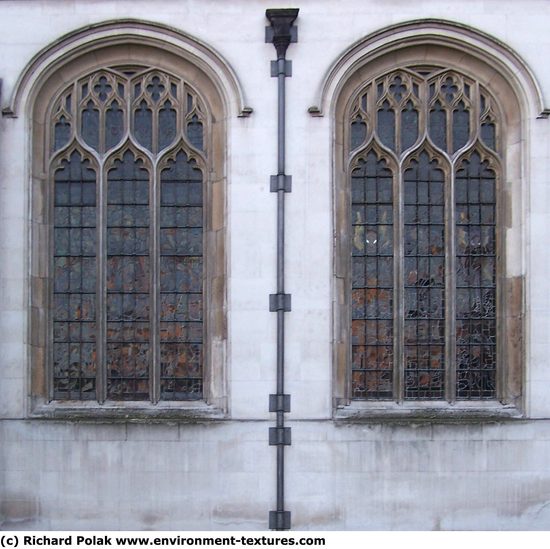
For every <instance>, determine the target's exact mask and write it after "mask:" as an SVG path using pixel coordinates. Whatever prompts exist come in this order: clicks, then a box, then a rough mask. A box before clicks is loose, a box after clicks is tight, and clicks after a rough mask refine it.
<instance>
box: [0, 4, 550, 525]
mask: <svg viewBox="0 0 550 549" xmlns="http://www.w3.org/2000/svg"><path fill="white" fill-rule="evenodd" d="M292 6H293V7H299V8H300V16H299V19H298V21H297V25H298V28H299V31H298V32H299V42H298V43H297V44H294V45H292V46H291V47H290V48H289V51H288V57H289V58H290V59H292V61H293V76H292V78H290V79H288V80H287V90H288V96H287V97H288V119H287V120H288V130H287V139H288V149H287V150H288V153H287V173H290V174H292V176H293V192H292V194H290V195H287V256H286V257H287V263H286V266H287V270H288V274H287V283H286V286H287V291H288V292H290V293H291V294H292V300H293V310H292V313H291V314H289V315H287V333H288V334H289V335H288V340H287V350H286V362H287V392H289V393H291V394H292V399H293V400H292V405H293V408H292V412H291V414H289V418H290V419H291V421H290V423H289V424H290V425H291V426H292V430H293V444H292V447H291V448H289V449H288V451H287V455H288V459H287V475H288V480H287V498H288V502H287V505H288V508H289V509H290V510H291V511H292V513H293V526H294V527H295V528H296V529H399V528H401V529H439V528H441V529H470V528H472V529H548V528H550V512H549V511H548V509H549V508H550V506H548V504H549V503H550V496H549V494H550V462H549V460H548V457H547V456H548V454H549V452H550V398H548V395H550V363H549V360H548V357H549V356H550V335H549V334H550V292H549V291H548V289H547V286H548V284H547V280H548V276H549V272H550V260H549V255H548V249H549V247H550V231H548V229H547V227H548V218H549V216H550V185H549V184H550V121H549V120H544V119H540V120H537V119H534V118H533V119H532V120H528V121H527V125H526V127H527V129H528V132H527V133H526V135H525V136H524V139H525V140H526V141H527V144H528V147H529V149H528V150H529V151H530V154H529V158H528V159H527V162H526V164H525V170H526V173H527V174H528V177H527V180H528V181H529V189H528V202H527V204H526V207H525V211H524V212H523V214H524V222H525V234H526V239H527V244H526V256H525V261H526V268H525V272H526V273H527V281H528V287H527V289H528V293H527V296H526V302H527V303H526V312H527V339H528V340H527V350H528V353H527V360H526V364H525V368H526V381H527V383H526V389H527V419H525V420H522V421H518V422H512V423H501V424H496V423H495V424H487V423H486V424H480V423H477V424H476V423H474V424H451V423H444V424H422V425H420V424H411V423H409V424H407V423H402V424H396V423H384V422H380V421H379V422H378V423H370V424H345V425H342V424H335V423H334V422H333V421H332V420H331V419H330V418H331V414H332V409H331V395H332V393H331V391H332V389H331V376H332V373H331V368H332V366H331V346H330V342H331V337H332V328H331V287H330V281H331V254H332V250H331V244H332V242H331V233H332V230H331V222H332V221H331V220H332V217H331V188H330V185H331V179H330V177H331V124H330V120H329V117H328V116H325V117H322V118H312V117H311V116H310V115H309V114H308V113H307V109H308V107H309V106H311V105H313V104H315V103H316V101H317V91H318V88H319V86H320V84H321V82H322V79H323V77H324V75H325V73H326V71H327V70H328V69H329V68H330V66H331V64H332V63H333V62H334V61H335V60H336V58H337V57H338V56H339V55H341V54H342V53H343V52H344V51H345V50H346V49H347V48H348V47H350V45H351V44H353V43H354V42H355V41H357V40H359V39H361V38H362V37H364V36H365V35H367V34H369V33H371V32H374V31H376V30H378V29H381V28H383V27H385V26H387V25H390V24H393V23H396V22H401V21H409V20H416V19H422V18H441V19H445V20H450V21H454V22H459V23H462V24H465V25H471V26H472V27H474V28H475V29H478V30H481V31H483V32H486V33H488V34H490V35H492V36H493V37H495V38H496V39H498V40H500V41H502V42H504V43H505V44H506V45H507V46H509V47H510V48H512V49H514V50H515V52H516V53H517V54H519V55H520V56H521V57H522V58H523V59H524V61H525V62H526V64H527V65H528V66H529V67H530V68H531V70H532V71H533V73H534V75H535V77H536V79H537V81H538V83H539V85H540V87H541V90H542V95H543V97H544V98H545V106H546V107H550V71H549V70H548V59H549V58H550V33H548V28H549V25H550V11H549V10H548V7H549V3H548V2H547V1H546V0H523V1H522V2H517V1H516V0H485V1H480V0H457V1H442V0H418V1H416V2H410V1H409V0H386V1H385V2H379V1H378V0H342V1H339V2H336V1H330V0H296V1H294V2H293V3H292ZM266 7H286V3H284V6H279V5H277V4H271V3H266V2H264V1H260V0H233V1H231V2H224V1H221V0H177V1H176V0H161V1H158V2H154V3H151V2H150V0H147V1H145V0H131V1H130V0H111V1H108V0H95V1H83V0H73V1H68V0H63V1H61V0H60V1H56V0H44V1H38V0H36V1H35V0H29V1H4V2H2V3H0V52H1V61H0V78H1V79H2V106H6V105H7V104H8V102H9V98H10V95H11V93H12V91H13V89H14V86H15V83H16V81H17V79H18V77H19V75H20V74H21V73H22V71H23V69H24V68H25V66H26V65H27V63H28V62H29V61H30V60H31V58H32V57H33V56H34V55H35V54H36V53H37V52H39V51H40V50H41V49H43V48H44V47H46V46H48V45H49V44H51V43H52V42H53V41H55V40H57V39H59V38H60V37H61V36H62V35H64V34H65V33H67V32H71V31H73V30H76V29H79V28H81V27H84V26H86V25H90V24H92V23H98V22H102V21H107V20H113V19H118V18H135V19H142V20H147V21H155V22H159V23H164V24H167V25H171V26H173V27H176V28H178V29H180V30H182V31H184V32H186V33H189V34H191V35H193V36H194V37H196V38H198V39H200V40H202V41H204V42H205V43H206V44H208V45H209V46H211V47H212V48H214V49H215V50H217V51H218V52H219V53H220V54H221V55H222V56H223V57H224V58H225V59H226V60H227V61H228V62H229V64H230V65H231V66H232V68H233V69H234V71H235V73H236V74H237V76H238V78H239V80H240V81H241V84H242V86H243V89H244V91H245V94H246V103H247V105H250V106H251V107H253V109H254V113H253V115H252V116H251V117H249V118H244V119H241V118H232V119H230V120H229V121H228V136H227V145H228V158H229V163H228V176H229V177H228V180H229V195H228V205H229V230H228V235H229V243H228V244H229V268H228V276H229V279H228V280H229V287H228V294H229V302H228V320H229V351H228V372H229V394H230V399H231V400H230V412H231V419H230V420H227V421H223V422H217V423H202V424H180V425H177V424H151V425H145V424H144V425H136V424H124V423H121V424H101V423H97V424H94V423H69V422H53V421H46V420H29V419H26V417H27V396H26V395H27V394H28V390H29V388H28V383H27V376H28V360H27V347H26V343H27V335H26V334H27V328H28V316H27V310H28V308H27V301H28V276H27V271H28V265H29V262H28V230H27V229H28V221H29V217H28V179H27V178H28V131H27V130H28V120H26V118H25V116H24V113H23V112H22V113H21V116H19V117H18V118H15V119H11V118H3V119H2V120H1V121H0V528H7V529H14V528H32V529H74V528H80V529H94V528H103V529H119V528H120V529H142V528H155V529H176V528H177V529H264V528H267V513H268V511H269V510H270V509H273V508H274V504H275V451H274V449H273V448H270V447H269V446H268V445H267V428H268V427H269V426H271V425H272V422H271V420H270V418H271V416H270V414H269V413H268V412H267V402H268V395H269V394H270V393H272V392H274V391H275V315H273V314H271V313H269V311H268V309H267V296H268V294H270V293H273V292H274V291H275V196H274V195H273V194H271V193H270V192H269V175H270V174H272V173H275V171H276V117H275V114H276V83H275V80H274V79H272V78H270V76H269V62H270V60H271V59H273V58H274V49H273V46H272V45H271V44H265V43H264V27H265V26H266V24H267V21H266V20H265V18H264V12H265V9H266ZM258 420H260V421H258Z"/></svg>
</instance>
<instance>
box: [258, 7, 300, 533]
mask: <svg viewBox="0 0 550 549" xmlns="http://www.w3.org/2000/svg"><path fill="white" fill-rule="evenodd" d="M298 11H299V10H297V9H273V10H266V12H265V15H266V17H267V18H268V19H269V22H270V23H271V27H266V29H265V30H266V33H265V41H266V42H271V43H273V45H274V46H275V49H276V50H277V60H276V61H272V62H271V76H272V77H275V76H276V77H277V83H278V129H277V136H278V137H277V149H278V154H277V175H272V176H271V181H270V183H271V185H270V190H271V192H276V193H277V293H276V294H271V295H270V296H269V310H270V311H272V312H276V313H277V393H276V394H274V395H269V411H270V412H276V414H277V423H276V427H271V428H270V429H269V444H270V445H272V446H276V447H277V509H276V510H275V511H270V512H269V528H270V529H271V530H289V529H290V511H285V446H289V445H290V427H285V413H286V412H290V395H286V394H285V369H284V365H285V363H284V358H285V313H286V312H289V311H290V294H285V193H289V192H290V191H291V186H292V177H291V176H290V175H286V174H285V78H286V77H289V76H292V62H291V61H287V60H286V59H285V56H286V50H287V48H288V46H289V44H290V43H291V42H297V40H298V29H297V28H296V27H295V26H294V25H293V23H294V20H295V19H296V17H297V16H298Z"/></svg>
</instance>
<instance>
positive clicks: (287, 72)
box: [271, 59, 292, 78]
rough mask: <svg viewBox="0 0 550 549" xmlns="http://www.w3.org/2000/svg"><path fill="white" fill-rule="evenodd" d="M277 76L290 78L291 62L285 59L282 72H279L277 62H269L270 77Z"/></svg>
mask: <svg viewBox="0 0 550 549" xmlns="http://www.w3.org/2000/svg"><path fill="white" fill-rule="evenodd" d="M279 74H283V75H284V76H287V77H290V76H292V61H290V60H289V59H285V64H284V67H283V70H282V71H279V62H278V61H271V77H272V78H276V77H277V76H279Z"/></svg>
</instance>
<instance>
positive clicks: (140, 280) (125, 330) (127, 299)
mask: <svg viewBox="0 0 550 549" xmlns="http://www.w3.org/2000/svg"><path fill="white" fill-rule="evenodd" d="M149 187H150V185H149V173H148V172H147V170H145V169H144V168H143V167H142V162H141V161H139V160H136V159H135V158H134V155H133V153H131V152H130V151H126V152H125V153H124V156H123V158H122V160H116V161H115V163H114V166H113V168H112V169H111V170H109V173H108V181H107V280H106V285H107V346H106V353H107V356H106V367H107V396H108V398H111V399H118V400H143V399H148V398H149V377H150V372H149V370H150V363H151V356H150V355H151V352H150V344H149V341H150V326H149V321H150V287H151V282H150V258H149V247H150V245H149V225H150V221H149Z"/></svg>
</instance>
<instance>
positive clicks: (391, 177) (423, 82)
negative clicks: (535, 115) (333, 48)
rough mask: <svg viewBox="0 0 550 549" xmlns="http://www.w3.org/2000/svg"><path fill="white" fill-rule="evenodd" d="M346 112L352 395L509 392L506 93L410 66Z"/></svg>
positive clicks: (370, 87)
mask: <svg viewBox="0 0 550 549" xmlns="http://www.w3.org/2000/svg"><path fill="white" fill-rule="evenodd" d="M348 112H349V117H348V143H349V145H348V146H349V151H350V157H349V161H350V172H349V173H350V187H351V188H350V197H351V208H350V212H351V219H350V221H349V225H348V226H349V230H350V231H351V238H350V246H351V287H350V290H351V362H352V364H351V396H352V398H353V399H360V400H375V399H376V400H379V399H393V400H397V401H408V400H432V401H433V400H448V401H455V400H481V399H495V398H497V369H496V364H497V341H496V338H497V307H496V303H497V257H498V250H497V246H498V234H497V223H496V217H497V210H498V208H497V206H498V204H497V197H498V193H497V187H498V181H499V177H500V168H499V166H500V158H499V131H500V128H499V122H498V121H499V118H500V117H499V111H498V108H497V105H496V102H495V101H494V99H493V98H492V97H491V95H490V94H489V92H488V91H487V90H486V89H484V88H483V86H482V85H481V84H480V83H479V82H477V81H475V80H474V79H471V78H469V77H466V76H465V75H463V74H460V73H459V72H457V71H452V70H447V69H443V68H438V67H427V66H426V67H407V68H403V69H399V70H394V71H392V72H390V73H388V74H386V75H383V76H381V77H377V78H375V79H373V80H372V81H370V82H368V83H367V84H366V85H364V86H363V87H362V88H361V89H360V90H359V92H358V93H357V94H356V95H355V99H353V100H352V103H351V108H350V110H349V111H348Z"/></svg>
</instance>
